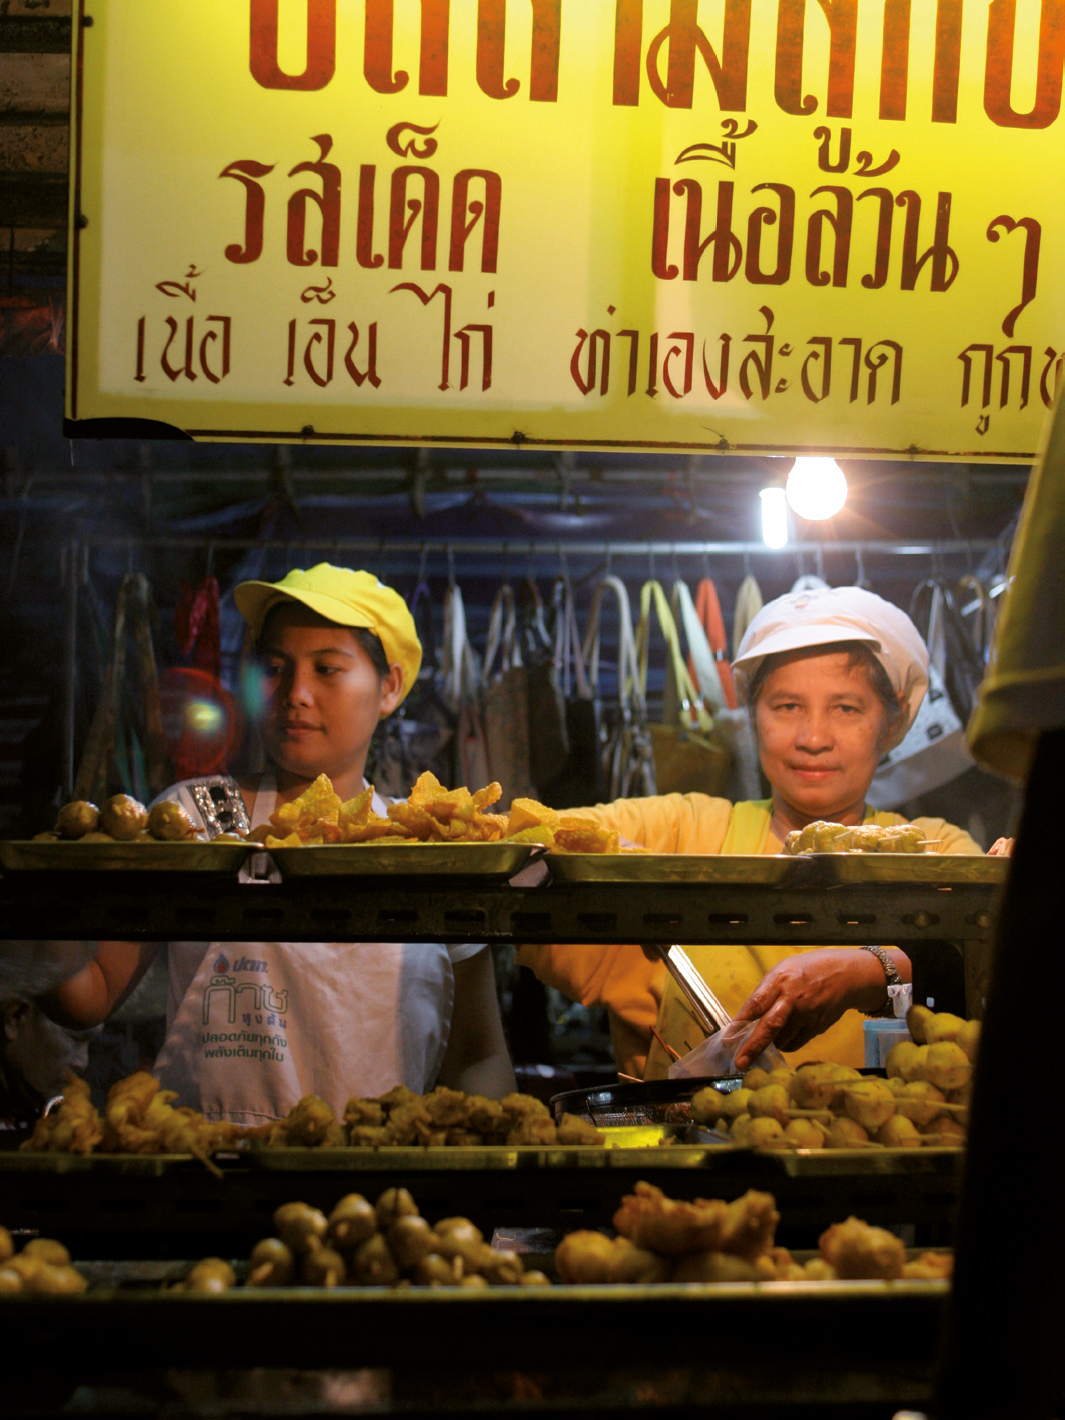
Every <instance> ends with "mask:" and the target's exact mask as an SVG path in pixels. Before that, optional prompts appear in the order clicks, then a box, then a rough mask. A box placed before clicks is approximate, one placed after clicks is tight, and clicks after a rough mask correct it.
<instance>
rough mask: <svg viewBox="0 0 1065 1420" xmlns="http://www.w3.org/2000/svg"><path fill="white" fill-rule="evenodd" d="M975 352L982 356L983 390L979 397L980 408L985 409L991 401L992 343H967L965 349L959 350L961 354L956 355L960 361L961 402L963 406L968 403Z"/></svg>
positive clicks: (993, 348) (993, 351)
mask: <svg viewBox="0 0 1065 1420" xmlns="http://www.w3.org/2000/svg"><path fill="white" fill-rule="evenodd" d="M977 353H979V354H981V355H983V357H984V378H983V390H982V393H981V398H980V408H981V409H986V408H987V406H988V405H989V404H990V403H991V375H992V371H993V366H992V364H991V360H992V357H993V355H994V353H995V347H994V346H993V345H984V344H972V345H967V346H966V347H965V349H964V350H963V351H962V352H961V354H960V355H959V356H958V359H959V360H960V361H961V362H962V377H961V402H962V406H963V407H964V406H965V405H967V404H968V403H969V389H970V385H971V382H972V366H973V355H974V354H977Z"/></svg>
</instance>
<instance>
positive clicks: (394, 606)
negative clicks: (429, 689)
mask: <svg viewBox="0 0 1065 1420" xmlns="http://www.w3.org/2000/svg"><path fill="white" fill-rule="evenodd" d="M233 600H234V601H235V602H236V604H237V610H238V611H239V612H240V614H241V616H243V618H244V620H245V621H246V622H247V623H248V625H249V627H250V628H251V634H252V639H253V640H254V641H258V639H259V636H260V634H261V632H262V629H263V623H264V622H265V621H266V617H267V613H268V612H270V611H271V610H272V609H273V608H274V607H275V606H277V604H278V603H279V602H284V601H294V602H302V603H303V605H304V606H308V607H310V609H311V611H315V612H317V613H318V615H319V616H324V617H325V619H326V620H327V621H332V622H334V623H335V624H336V625H337V626H351V627H362V628H364V629H365V630H367V631H372V632H373V633H374V635H375V636H377V637H378V639H379V640H380V642H381V645H382V646H383V647H384V648H385V655H386V656H387V657H388V664H389V665H390V666H393V665H398V666H400V667H401V668H402V670H403V695H404V697H405V696H406V695H407V693H408V691H409V690H410V689H411V687H412V686H413V685H414V682H415V680H416V679H417V676H418V668H419V667H420V666H421V663H422V643H421V642H420V641H419V640H418V632H417V630H416V628H415V625H414V618H413V616H411V614H410V612H409V611H408V610H407V603H406V602H405V601H404V600H403V598H402V597H401V596H400V595H399V593H398V592H394V591H393V590H392V588H391V587H386V586H385V585H384V584H383V583H382V582H379V581H378V580H377V578H376V577H375V576H374V575H373V573H372V572H353V571H352V570H351V568H350V567H333V566H331V565H330V564H329V563H328V562H319V564H318V566H317V567H311V568H310V569H309V570H308V571H306V572H304V571H303V570H302V569H301V568H299V567H294V568H293V569H292V571H291V572H288V573H286V574H285V576H284V577H282V579H281V581H280V582H240V583H239V584H238V585H237V587H236V588H235V589H234V592H233Z"/></svg>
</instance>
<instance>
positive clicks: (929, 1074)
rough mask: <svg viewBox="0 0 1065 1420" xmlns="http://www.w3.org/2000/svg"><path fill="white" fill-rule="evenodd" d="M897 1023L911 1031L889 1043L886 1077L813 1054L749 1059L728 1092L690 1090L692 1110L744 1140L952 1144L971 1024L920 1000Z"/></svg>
mask: <svg viewBox="0 0 1065 1420" xmlns="http://www.w3.org/2000/svg"><path fill="white" fill-rule="evenodd" d="M906 1021H907V1024H908V1025H909V1027H910V1033H911V1035H912V1036H913V1037H914V1039H912V1040H906V1041H899V1043H898V1044H897V1045H895V1046H893V1047H892V1049H891V1052H890V1053H889V1055H888V1057H887V1079H886V1080H883V1079H879V1078H877V1077H874V1076H869V1075H862V1074H860V1073H859V1072H858V1071H857V1070H855V1069H854V1068H853V1067H852V1066H850V1065H834V1064H830V1063H827V1062H826V1063H822V1062H820V1061H809V1062H807V1063H806V1064H803V1065H800V1066H798V1068H797V1069H794V1070H793V1069H791V1068H790V1067H788V1066H780V1067H779V1068H778V1069H776V1070H763V1069H761V1068H759V1067H755V1068H754V1069H751V1070H748V1071H747V1073H746V1075H744V1077H743V1083H742V1085H741V1087H740V1088H739V1089H738V1090H733V1091H732V1092H731V1094H726V1093H724V1092H723V1091H720V1090H716V1089H714V1087H713V1086H712V1085H708V1086H706V1087H705V1088H704V1089H701V1090H699V1091H698V1092H697V1093H696V1094H695V1095H693V1096H692V1101H691V1114H692V1118H693V1119H694V1120H695V1121H696V1122H697V1123H699V1124H705V1125H708V1126H713V1127H714V1128H716V1129H718V1130H719V1131H721V1132H723V1133H727V1134H728V1135H729V1136H730V1138H732V1139H735V1140H736V1142H737V1143H740V1144H746V1145H749V1146H750V1147H752V1148H762V1149H854V1148H864V1149H869V1148H877V1147H883V1148H889V1149H915V1148H920V1147H921V1146H922V1145H931V1146H940V1147H944V1146H945V1147H948V1148H949V1147H960V1146H961V1145H962V1144H964V1142H965V1134H966V1127H967V1125H968V1120H969V1097H970V1090H971V1080H972V1072H973V1061H974V1060H975V1058H976V1048H977V1043H978V1041H979V1038H980V1022H979V1021H963V1020H962V1019H961V1017H960V1016H953V1015H950V1014H949V1013H947V1012H945V1011H944V1012H940V1013H938V1014H934V1013H933V1012H932V1011H930V1010H928V1008H927V1007H925V1006H913V1007H911V1008H910V1011H909V1012H908V1014H907V1016H906Z"/></svg>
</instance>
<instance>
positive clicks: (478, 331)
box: [455, 322, 492, 393]
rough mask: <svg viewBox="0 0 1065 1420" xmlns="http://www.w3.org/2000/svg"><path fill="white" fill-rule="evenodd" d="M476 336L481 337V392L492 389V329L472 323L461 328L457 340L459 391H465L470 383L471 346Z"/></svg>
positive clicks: (457, 333)
mask: <svg viewBox="0 0 1065 1420" xmlns="http://www.w3.org/2000/svg"><path fill="white" fill-rule="evenodd" d="M474 335H480V337H481V391H482V393H483V392H484V391H485V390H488V389H491V388H492V327H491V326H490V325H482V324H474V323H472V322H470V323H467V324H466V325H463V326H460V327H459V328H458V330H456V332H455V339H456V340H457V341H458V343H459V346H460V352H461V353H460V358H459V389H460V390H464V389H465V388H466V386H467V385H468V384H469V382H470V345H471V342H472V339H473V337H474Z"/></svg>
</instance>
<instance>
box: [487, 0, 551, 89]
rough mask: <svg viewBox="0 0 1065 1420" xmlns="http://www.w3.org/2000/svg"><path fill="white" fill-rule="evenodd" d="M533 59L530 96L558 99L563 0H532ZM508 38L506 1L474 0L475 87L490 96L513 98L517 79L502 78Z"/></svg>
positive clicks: (530, 73)
mask: <svg viewBox="0 0 1065 1420" xmlns="http://www.w3.org/2000/svg"><path fill="white" fill-rule="evenodd" d="M532 11H533V24H532V62H531V66H530V72H529V98H530V99H532V100H533V101H534V102H539V103H555V102H556V101H557V99H558V65H559V49H560V43H561V25H562V0H532ZM506 37H507V4H506V0H477V86H478V88H479V89H480V90H481V92H482V93H485V94H487V95H488V97H489V98H490V99H512V98H513V97H514V95H515V94H516V93H517V92H518V90H519V89H520V88H521V82H520V80H518V79H513V78H512V79H504V77H503V74H504V64H505V51H506Z"/></svg>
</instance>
